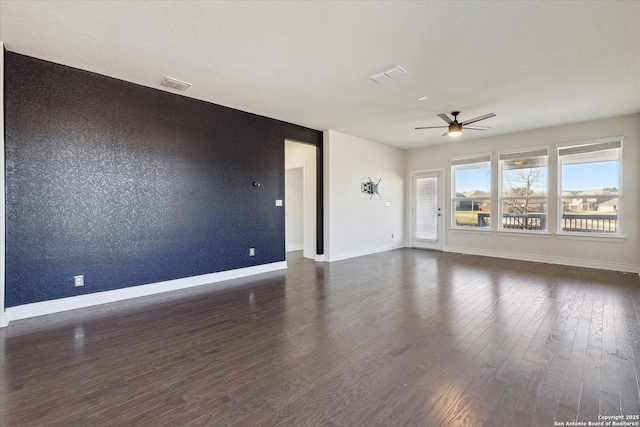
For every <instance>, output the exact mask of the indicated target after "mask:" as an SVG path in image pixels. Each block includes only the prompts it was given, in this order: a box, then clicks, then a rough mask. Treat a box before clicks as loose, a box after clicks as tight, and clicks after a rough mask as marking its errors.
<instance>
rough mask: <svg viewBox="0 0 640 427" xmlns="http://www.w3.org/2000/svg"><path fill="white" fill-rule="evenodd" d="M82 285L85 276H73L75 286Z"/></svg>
mask: <svg viewBox="0 0 640 427" xmlns="http://www.w3.org/2000/svg"><path fill="white" fill-rule="evenodd" d="M80 286H84V276H83V275H80V276H73V287H75V288H79V287H80Z"/></svg>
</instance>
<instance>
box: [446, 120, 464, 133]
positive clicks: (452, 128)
mask: <svg viewBox="0 0 640 427" xmlns="http://www.w3.org/2000/svg"><path fill="white" fill-rule="evenodd" d="M460 135H462V125H460V124H459V123H455V122H454V123H451V124H450V125H449V132H447V136H460Z"/></svg>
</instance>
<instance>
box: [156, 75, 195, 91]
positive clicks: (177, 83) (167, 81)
mask: <svg viewBox="0 0 640 427" xmlns="http://www.w3.org/2000/svg"><path fill="white" fill-rule="evenodd" d="M162 86H166V87H170V88H173V89H177V90H187V88H188V87H189V86H191V83H187V82H183V81H182V80H178V79H172V78H171V77H165V78H164V80H163V81H162Z"/></svg>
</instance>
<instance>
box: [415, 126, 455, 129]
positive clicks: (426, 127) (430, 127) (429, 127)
mask: <svg viewBox="0 0 640 427" xmlns="http://www.w3.org/2000/svg"><path fill="white" fill-rule="evenodd" d="M448 127H449V126H423V127H419V128H416V129H442V128H448Z"/></svg>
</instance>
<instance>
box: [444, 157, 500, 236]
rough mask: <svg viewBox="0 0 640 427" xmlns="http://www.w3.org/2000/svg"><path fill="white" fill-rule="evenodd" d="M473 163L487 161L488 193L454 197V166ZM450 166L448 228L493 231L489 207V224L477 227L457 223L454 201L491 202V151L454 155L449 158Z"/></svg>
mask: <svg viewBox="0 0 640 427" xmlns="http://www.w3.org/2000/svg"><path fill="white" fill-rule="evenodd" d="M474 163H487V164H488V169H489V195H488V196H483V197H456V194H457V193H456V169H457V168H456V167H457V166H462V165H472V164H474ZM450 167H451V170H450V172H451V197H450V203H451V204H450V206H451V216H450V219H449V220H450V228H451V229H452V230H456V231H459V230H464V231H470V232H491V231H493V225H492V222H491V219H492V210H493V208H491V209H490V211H489V212H488V213H489V217H488V218H489V225H488V226H486V227H478V226H475V227H474V226H465V225H458V224H457V220H456V203H457V202H459V201H470V202H471V204H472V205H473V203H474V201H478V200H489V203H490V204H493V152H486V153H478V154H473V155H465V156H455V157H451V159H450Z"/></svg>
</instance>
